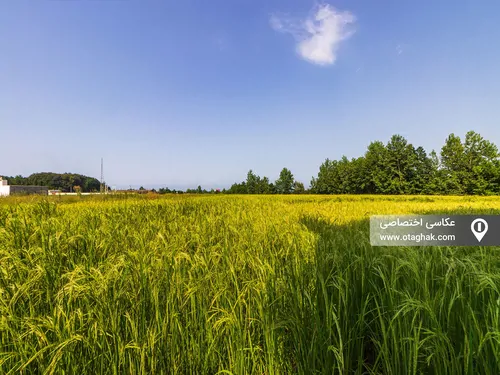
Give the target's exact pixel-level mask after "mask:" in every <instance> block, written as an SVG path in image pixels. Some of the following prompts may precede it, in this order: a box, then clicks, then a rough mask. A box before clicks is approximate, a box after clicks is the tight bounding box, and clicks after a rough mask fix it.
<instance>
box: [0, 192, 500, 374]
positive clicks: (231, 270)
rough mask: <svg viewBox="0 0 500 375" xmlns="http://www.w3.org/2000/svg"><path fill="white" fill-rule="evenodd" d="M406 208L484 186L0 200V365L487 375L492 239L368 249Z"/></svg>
mask: <svg viewBox="0 0 500 375" xmlns="http://www.w3.org/2000/svg"><path fill="white" fill-rule="evenodd" d="M406 213H428V214H430V213H459V214H460V213H463V214H470V213H485V214H486V213H487V214H498V213H500V198H497V197H474V198H472V197H430V196H429V197H417V196H410V197H408V196H407V197H396V196H311V195H304V196H223V195H216V196H214V195H206V196H176V195H172V196H167V197H154V196H152V197H139V196H136V197H134V196H132V197H112V196H110V197H68V198H66V199H63V198H50V199H47V198H45V199H41V198H29V197H23V198H5V199H0V374H266V375H271V374H329V375H330V374H393V375H402V374H439V375H446V374H471V375H472V374H473V375H477V374H491V375H497V374H500V252H499V251H500V248H494V247H406V248H404V247H371V246H370V243H369V216H370V215H374V214H378V215H381V214H406ZM490 230H498V229H495V228H490Z"/></svg>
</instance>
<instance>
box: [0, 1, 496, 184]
mask: <svg viewBox="0 0 500 375" xmlns="http://www.w3.org/2000/svg"><path fill="white" fill-rule="evenodd" d="M499 13H500V2H498V1H497V0H483V1H481V2H478V1H474V0H468V1H451V0H440V1H400V0H394V1H382V0H381V1H371V0H339V1H333V0H332V1H330V2H319V3H318V2H314V1H310V0H307V1H306V0H287V1H285V0H281V1H277V0H225V1H223V0H212V1H206V0H182V1H154V0H151V1H132V0H79V1H78V0H59V1H58V0H52V1H50V0H47V1H43V0H36V1H35V0H33V1H25V0H16V1H3V2H1V3H0V143H1V146H0V147H1V152H2V157H1V158H0V174H3V175H17V174H22V175H29V174H31V173H33V172H40V171H53V172H66V171H67V172H75V173H82V174H86V175H90V176H95V177H99V175H100V158H101V156H102V157H104V161H105V177H106V181H107V182H108V183H109V184H110V185H114V186H119V187H128V186H129V185H132V186H133V187H138V186H140V185H144V186H145V187H155V186H156V187H158V186H169V187H171V188H186V187H196V186H197V185H198V184H201V185H202V187H204V188H207V189H210V188H218V187H220V188H222V187H228V186H229V185H230V184H231V183H233V182H235V181H242V180H244V179H245V177H246V173H247V171H248V170H249V169H253V170H254V172H256V173H257V174H259V175H261V176H268V177H270V179H271V180H274V179H276V178H277V177H278V174H279V172H280V170H281V169H282V168H283V167H287V168H289V169H291V170H292V172H293V173H294V175H295V177H296V178H297V179H298V180H300V181H303V182H304V183H306V185H307V184H309V182H310V180H311V177H312V176H313V175H316V174H317V171H318V168H319V165H320V164H321V163H322V162H323V161H324V160H325V159H326V158H327V157H328V158H340V157H341V156H342V155H346V156H348V157H357V156H360V155H361V154H363V153H364V151H365V149H366V146H367V145H368V144H369V143H370V142H371V141H373V140H382V141H384V142H385V141H387V140H388V139H389V138H390V136H391V135H392V134H395V133H398V134H402V135H404V136H405V137H407V139H408V140H409V141H410V142H411V143H413V144H414V145H422V146H424V147H425V148H426V150H428V151H430V150H432V149H437V150H438V149H439V148H440V147H441V145H442V144H443V142H444V140H445V138H446V136H447V135H448V134H449V133H452V132H453V133H455V134H458V135H460V136H463V135H464V134H465V133H466V132H467V131H468V130H475V131H477V132H479V133H481V134H482V135H483V136H484V137H485V138H487V139H489V140H491V141H493V142H494V143H496V144H497V145H500V70H499V67H500V48H499V47H498V40H500V24H499V23H498V14H499Z"/></svg>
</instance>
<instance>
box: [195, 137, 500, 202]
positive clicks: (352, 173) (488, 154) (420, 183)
mask: <svg viewBox="0 0 500 375" xmlns="http://www.w3.org/2000/svg"><path fill="white" fill-rule="evenodd" d="M499 157H500V154H499V152H498V148H497V146H496V145H495V144H493V143H492V142H490V141H488V140H486V139H484V138H483V137H482V136H481V135H480V134H478V133H476V132H474V131H469V132H468V133H467V134H466V135H465V138H464V139H463V140H462V139H460V137H459V136H456V135H455V134H450V135H449V136H448V137H447V138H446V141H445V144H444V145H443V146H442V148H441V150H440V152H439V154H438V153H437V152H435V151H434V150H433V151H431V152H430V153H427V152H426V151H425V149H424V148H423V147H421V146H418V147H415V146H414V145H413V144H411V143H409V142H408V141H407V140H406V139H405V138H404V137H403V136H401V135H398V134H396V135H393V136H392V137H391V139H390V140H389V141H388V142H387V143H386V144H384V143H383V142H381V141H374V142H372V143H370V144H369V145H368V147H367V150H366V152H365V154H364V155H363V156H360V157H358V158H352V159H348V158H347V157H346V156H343V157H342V158H341V159H340V160H330V159H326V160H325V162H324V163H323V164H321V166H320V167H319V172H318V174H317V176H316V177H313V178H312V180H311V184H310V185H311V186H310V188H309V189H307V190H306V189H305V188H304V184H303V183H301V182H299V181H296V180H295V179H294V177H293V174H292V172H291V171H290V170H288V169H287V168H283V170H282V171H281V173H280V177H279V178H278V180H276V181H275V182H274V183H272V182H270V181H269V178H267V177H262V178H261V177H259V176H258V175H256V174H255V173H254V172H253V171H252V170H250V171H249V172H248V174H247V178H246V180H245V181H242V182H240V183H235V184H233V185H232V186H231V187H230V188H229V189H228V190H226V189H224V190H223V191H222V193H227V194H292V193H294V194H303V193H313V194H437V195H494V194H500V159H499ZM199 189H201V188H200V187H199ZM191 192H194V193H199V192H200V191H195V190H193V191H191Z"/></svg>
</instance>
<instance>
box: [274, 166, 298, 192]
mask: <svg viewBox="0 0 500 375" xmlns="http://www.w3.org/2000/svg"><path fill="white" fill-rule="evenodd" d="M293 182H294V178H293V174H292V172H291V171H290V170H289V169H287V168H283V169H282V170H281V173H280V177H279V178H278V179H277V180H276V182H275V186H276V192H277V193H278V194H291V193H293Z"/></svg>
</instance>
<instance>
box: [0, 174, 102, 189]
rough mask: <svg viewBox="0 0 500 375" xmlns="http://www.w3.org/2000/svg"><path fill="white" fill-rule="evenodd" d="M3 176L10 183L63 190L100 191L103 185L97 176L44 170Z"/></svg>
mask: <svg viewBox="0 0 500 375" xmlns="http://www.w3.org/2000/svg"><path fill="white" fill-rule="evenodd" d="M2 177H3V178H4V179H6V180H8V182H9V185H37V186H47V187H48V188H49V189H51V190H61V191H63V192H70V191H81V192H89V193H90V192H93V191H99V190H100V187H101V183H100V182H99V180H97V179H96V178H93V177H88V176H83V175H80V174H74V173H51V172H43V173H34V174H32V175H30V176H28V177H23V176H15V177H12V176H11V177H9V176H2Z"/></svg>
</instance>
